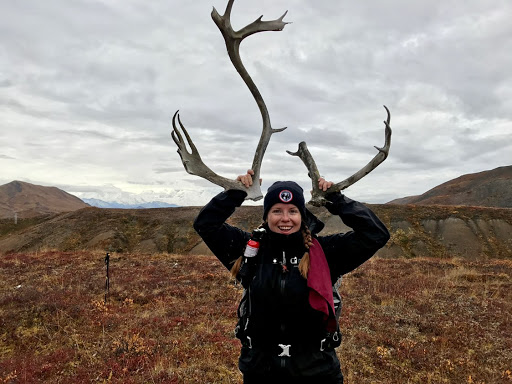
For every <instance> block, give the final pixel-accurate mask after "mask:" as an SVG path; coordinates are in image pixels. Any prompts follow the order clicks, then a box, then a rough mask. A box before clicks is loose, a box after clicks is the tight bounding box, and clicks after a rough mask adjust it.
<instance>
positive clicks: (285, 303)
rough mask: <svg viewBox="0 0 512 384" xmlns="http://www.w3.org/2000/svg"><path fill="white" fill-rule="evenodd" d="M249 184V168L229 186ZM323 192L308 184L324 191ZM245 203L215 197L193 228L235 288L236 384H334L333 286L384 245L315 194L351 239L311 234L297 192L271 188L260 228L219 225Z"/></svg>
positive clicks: (367, 214) (360, 219)
mask: <svg viewBox="0 0 512 384" xmlns="http://www.w3.org/2000/svg"><path fill="white" fill-rule="evenodd" d="M253 176H254V172H252V170H249V171H248V172H247V174H246V175H241V176H238V178H237V181H240V182H241V183H242V184H243V186H245V187H246V188H249V187H250V186H251V185H252V178H253ZM331 185H332V183H331V182H327V181H325V180H324V179H323V178H320V179H319V180H318V188H319V189H320V190H322V191H324V192H326V191H327V190H328V189H329V187H331ZM246 198H247V193H246V192H245V191H243V190H239V189H236V190H234V189H229V190H227V191H224V192H222V193H220V194H219V195H217V196H216V197H214V198H213V199H212V200H211V201H210V203H208V204H207V205H206V206H205V207H204V208H203V209H202V210H201V212H200V213H199V215H198V217H197V218H196V220H195V222H194V228H195V230H196V231H197V232H198V233H199V235H200V236H201V237H202V238H203V240H204V242H205V243H206V244H207V245H208V247H209V248H210V249H211V251H212V252H213V253H214V254H215V256H217V258H218V259H219V260H220V261H221V262H222V264H223V265H224V266H225V267H226V268H228V269H230V270H231V272H232V274H233V276H235V278H236V279H237V280H239V281H240V282H241V284H242V286H243V287H244V289H245V291H244V294H243V297H242V299H241V302H240V305H239V308H238V311H237V314H238V317H239V321H238V324H237V326H236V328H235V334H236V336H237V338H239V339H240V342H241V343H242V350H241V354H240V358H239V368H240V371H241V372H242V373H243V375H244V383H245V384H248V383H249V384H250V383H262V382H272V383H274V382H276V380H280V381H279V382H283V383H303V384H306V383H315V384H316V383H326V384H330V383H332V384H340V383H343V375H342V373H341V367H340V362H339V360H338V357H337V355H336V352H335V348H336V347H338V346H339V345H340V343H341V333H340V329H339V326H338V323H337V315H338V314H339V311H338V310H337V309H338V308H339V306H335V305H334V302H335V301H334V297H333V292H334V291H333V286H334V284H335V283H336V282H337V281H338V278H339V277H340V276H342V275H343V274H345V273H347V272H350V271H352V270H353V269H355V268H357V267H358V266H359V265H361V264H362V263H364V262H365V261H366V260H368V259H369V258H370V257H372V256H373V255H374V253H375V252H376V251H377V250H378V249H379V248H381V247H382V246H384V244H386V242H387V241H388V239H389V233H388V231H387V229H386V227H385V226H384V225H383V224H382V222H381V221H380V220H379V219H378V218H377V216H375V214H374V213H373V212H372V211H371V210H370V209H368V208H367V207H366V206H364V205H363V204H361V203H358V202H356V201H353V200H350V199H348V198H347V197H345V196H343V195H342V194H341V193H340V192H334V193H327V194H326V195H325V198H326V200H327V201H328V204H327V205H326V208H327V209H328V210H329V211H330V212H331V213H332V214H335V215H339V216H340V218H341V219H342V220H343V222H344V223H345V224H347V225H348V226H350V227H351V228H352V229H353V231H350V232H347V233H339V234H335V235H329V236H319V235H318V233H319V232H320V231H321V230H322V229H323V226H324V225H323V223H322V222H321V221H320V220H318V218H316V217H315V216H314V215H313V214H312V213H311V212H310V211H309V210H308V209H307V208H306V204H305V199H304V194H303V190H302V188H301V187H300V186H299V185H298V184H297V183H295V182H293V181H278V182H276V183H274V184H272V185H271V186H270V188H269V189H268V190H267V193H266V195H265V199H264V202H263V220H264V223H263V224H262V225H261V226H260V227H259V228H258V229H257V230H255V231H253V233H252V235H251V234H250V233H248V232H245V231H242V230H241V229H239V228H235V227H233V226H231V225H229V224H227V223H226V220H227V219H228V218H229V216H231V214H232V213H233V212H234V211H235V209H236V207H239V206H240V205H241V204H242V202H243V201H244V199H246ZM336 295H337V291H336ZM306 330H307V332H305V331H306Z"/></svg>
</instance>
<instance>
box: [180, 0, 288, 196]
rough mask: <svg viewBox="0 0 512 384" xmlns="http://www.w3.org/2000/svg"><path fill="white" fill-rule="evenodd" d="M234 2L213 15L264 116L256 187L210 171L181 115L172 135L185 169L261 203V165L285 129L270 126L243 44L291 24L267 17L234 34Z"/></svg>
mask: <svg viewBox="0 0 512 384" xmlns="http://www.w3.org/2000/svg"><path fill="white" fill-rule="evenodd" d="M233 2H234V0H229V1H228V4H227V6H226V11H225V12H224V15H222V16H221V15H219V13H218V12H217V10H216V9H215V7H214V8H213V11H212V19H213V21H214V22H215V24H216V25H217V27H219V29H220V32H221V33H222V36H223V37H224V40H225V42H226V48H227V50H228V55H229V58H230V59H231V62H232V63H233V65H234V66H235V68H236V70H237V71H238V73H239V74H240V76H241V77H242V79H243V80H244V82H245V84H246V85H247V86H248V87H249V90H250V91H251V93H252V95H253V97H254V99H255V100H256V104H257V105H258V108H259V110H260V112H261V117H262V119H263V130H262V132H261V137H260V141H259V143H258V146H257V148H256V152H255V154H254V160H253V163H252V167H251V169H252V170H253V171H254V175H253V176H252V178H253V180H254V181H255V182H254V183H253V184H252V186H251V187H250V188H249V189H247V188H246V187H245V186H243V184H242V183H240V182H238V181H233V180H229V179H227V178H225V177H222V176H219V175H217V174H216V173H215V172H213V171H212V170H211V169H210V168H208V167H207V166H206V165H205V164H204V163H203V161H202V160H201V157H200V156H199V152H198V151H197V149H196V147H195V145H194V143H193V142H192V139H191V138H190V136H189V134H188V132H187V131H186V129H185V127H184V126H183V124H182V123H181V120H180V116H179V114H178V111H177V112H176V113H175V114H174V117H173V119H172V126H173V132H172V138H173V140H174V142H175V143H176V145H177V146H178V153H179V155H180V157H181V161H182V162H183V166H184V167H185V170H186V171H187V172H188V173H190V174H192V175H197V176H200V177H203V178H205V179H207V180H209V181H211V182H212V183H214V184H216V185H219V186H221V187H224V188H225V189H241V190H244V191H246V192H247V194H248V195H247V199H251V200H259V199H261V198H262V193H261V188H260V183H259V181H258V180H259V179H260V169H261V163H262V160H263V155H264V154H265V150H266V149H267V146H268V143H269V141H270V137H271V136H272V134H273V133H276V132H281V131H283V130H284V129H286V127H285V128H279V129H273V128H272V126H271V124H270V116H269V113H268V110H267V107H266V105H265V102H264V101H263V97H262V96H261V94H260V92H259V90H258V88H257V87H256V84H254V82H253V80H252V79H251V77H250V76H249V73H248V72H247V70H246V69H245V67H244V65H243V64H242V60H241V59H240V43H241V42H242V40H243V39H245V38H246V37H247V36H250V35H252V34H254V33H258V32H265V31H281V30H282V29H283V28H284V27H285V25H286V24H289V23H287V22H284V21H283V19H284V17H285V16H286V13H287V12H285V13H284V14H283V15H282V16H281V17H280V18H279V19H276V20H271V21H262V20H261V18H262V17H263V16H260V17H259V18H258V19H256V20H255V21H253V22H252V23H251V24H249V25H247V26H246V27H244V28H242V29H240V30H239V31H234V30H233V28H232V26H231V20H230V17H231V9H232V8H233ZM176 116H177V117H178V122H179V125H180V128H181V130H182V131H183V133H184V134H185V137H186V139H187V142H188V145H189V146H190V148H191V152H188V151H187V147H186V143H185V141H184V140H183V137H182V135H181V134H180V132H179V129H178V128H177V126H176Z"/></svg>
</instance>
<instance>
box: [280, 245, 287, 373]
mask: <svg viewBox="0 0 512 384" xmlns="http://www.w3.org/2000/svg"><path fill="white" fill-rule="evenodd" d="M282 267H283V271H282V273H281V284H280V286H281V298H284V292H285V287H286V273H285V272H286V271H287V269H286V254H285V252H284V251H283V261H282ZM280 328H281V332H283V331H284V323H283V319H281V327H280ZM285 367H286V357H284V356H283V357H281V368H285Z"/></svg>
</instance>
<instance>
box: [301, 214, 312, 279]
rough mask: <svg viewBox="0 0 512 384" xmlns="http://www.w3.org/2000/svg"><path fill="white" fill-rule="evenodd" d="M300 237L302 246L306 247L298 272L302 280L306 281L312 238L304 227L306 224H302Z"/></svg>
mask: <svg viewBox="0 0 512 384" xmlns="http://www.w3.org/2000/svg"><path fill="white" fill-rule="evenodd" d="M302 237H303V238H304V246H305V247H306V252H304V255H303V256H302V259H300V263H299V272H300V274H301V275H302V277H303V278H305V279H306V280H307V278H308V273H309V263H310V260H309V247H311V246H312V245H313V236H312V235H311V231H310V230H309V228H308V227H307V226H306V224H302Z"/></svg>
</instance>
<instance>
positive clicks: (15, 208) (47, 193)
mask: <svg viewBox="0 0 512 384" xmlns="http://www.w3.org/2000/svg"><path fill="white" fill-rule="evenodd" d="M88 206H89V205H88V204H86V203H84V202H83V201H82V200H80V199H79V198H78V197H76V196H73V195H71V194H69V193H67V192H65V191H63V190H61V189H59V188H56V187H44V186H41V185H34V184H30V183H26V182H23V181H18V180H14V181H11V182H10V183H7V184H4V185H0V218H8V217H13V216H14V214H15V213H16V214H17V216H18V217H19V218H28V217H34V216H40V215H47V214H55V213H61V212H71V211H76V210H77V209H82V208H86V207H88Z"/></svg>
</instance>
